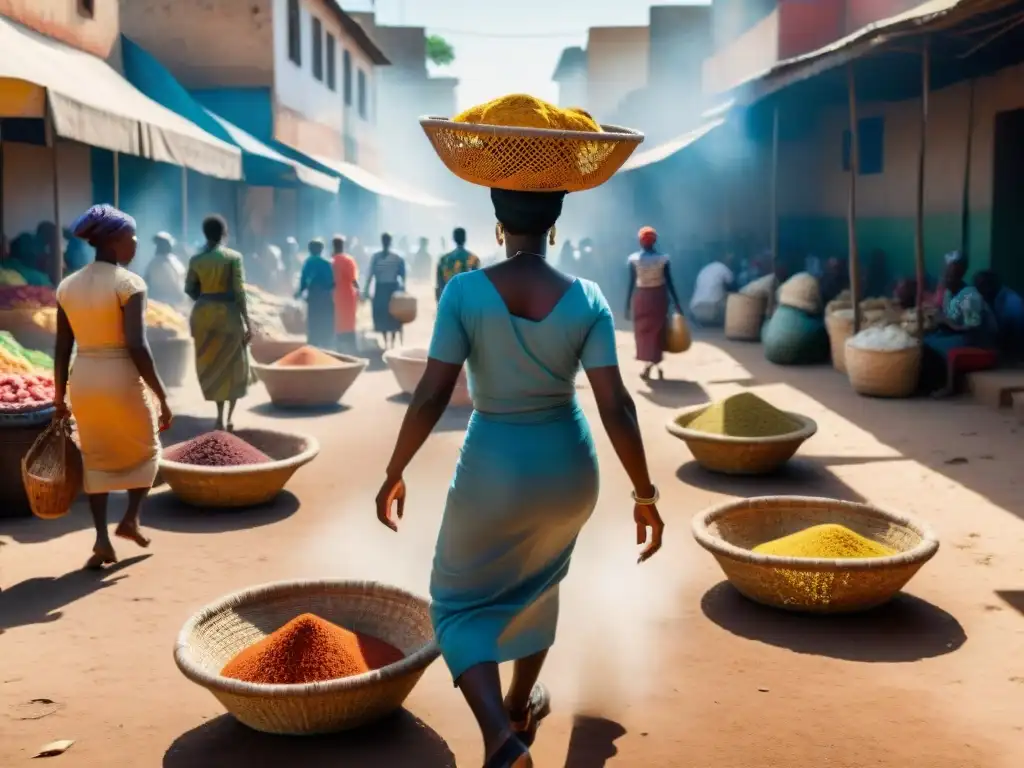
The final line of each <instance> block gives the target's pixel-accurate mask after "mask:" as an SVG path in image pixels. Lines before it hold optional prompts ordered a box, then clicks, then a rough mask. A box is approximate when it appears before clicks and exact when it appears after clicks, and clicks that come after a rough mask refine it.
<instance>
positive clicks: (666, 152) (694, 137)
mask: <svg viewBox="0 0 1024 768" xmlns="http://www.w3.org/2000/svg"><path fill="white" fill-rule="evenodd" d="M723 123H725V118H721V117H720V118H718V119H716V120H710V121H708V122H706V123H704V124H703V125H701V126H699V127H698V128H694V129H693V130H692V131H687V132H686V133H684V134H683V135H682V136H678V137H676V138H674V139H672V140H671V141H666V142H665V143H664V144H659V145H658V146H656V147H651V148H650V149H648V150H646V151H645V152H637V153H636V154H635V155H633V156H632V157H631V158H629V160H627V161H626V162H625V163H624V164H623V166H622V167H621V168H620V169H619V170H618V173H625V172H627V171H634V170H636V169H637V168H644V167H646V166H648V165H653V164H654V163H660V162H661V161H662V160H667V159H668V158H670V157H672V155H674V154H676V153H677V152H681V151H683V150H684V149H686V148H687V147H688V146H690V145H691V144H693V143H694V142H696V141H698V140H699V139H702V138H703V137H705V136H707V135H708V134H709V133H711V132H712V131H713V130H715V128H718V127H719V126H720V125H722V124H723Z"/></svg>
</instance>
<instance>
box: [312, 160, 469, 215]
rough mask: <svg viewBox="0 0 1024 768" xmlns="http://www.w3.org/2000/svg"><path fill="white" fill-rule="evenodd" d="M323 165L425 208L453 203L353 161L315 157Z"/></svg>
mask: <svg viewBox="0 0 1024 768" xmlns="http://www.w3.org/2000/svg"><path fill="white" fill-rule="evenodd" d="M314 159H315V160H316V161H317V162H319V163H320V164H321V165H325V166H327V167H328V168H330V169H332V170H334V171H336V172H337V173H338V174H340V175H341V176H342V177H343V178H346V179H348V180H349V181H351V182H352V183H353V184H355V185H356V186H358V187H362V188H363V189H365V190H367V191H368V192H373V193H374V194H375V195H381V196H382V197H390V198H392V199H394V200H400V201H402V202H404V203H411V204H412V205H421V206H423V207H424V208H449V207H451V203H449V202H446V201H444V200H439V199H437V198H436V197H431V196H430V195H426V194H422V193H420V192H417V191H416V190H413V189H409V188H408V187H406V186H405V185H404V184H401V183H399V182H395V181H388V180H385V179H382V178H380V177H379V176H377V175H375V174H373V173H370V172H369V171H368V170H366V169H365V168H360V167H359V166H358V165H354V164H353V163H346V162H345V161H344V160H332V159H330V158H326V157H314Z"/></svg>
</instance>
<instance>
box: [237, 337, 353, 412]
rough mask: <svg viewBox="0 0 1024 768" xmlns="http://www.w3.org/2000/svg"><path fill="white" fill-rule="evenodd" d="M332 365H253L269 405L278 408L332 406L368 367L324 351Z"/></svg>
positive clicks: (339, 354) (345, 356)
mask: <svg viewBox="0 0 1024 768" xmlns="http://www.w3.org/2000/svg"><path fill="white" fill-rule="evenodd" d="M324 354H327V355H330V356H331V357H333V358H336V359H337V361H338V362H337V364H335V365H282V366H278V365H260V364H259V363H254V364H253V369H254V370H255V371H256V376H257V377H258V378H259V380H260V381H262V382H263V385H264V386H265V387H266V388H267V394H269V395H270V402H271V403H273V404H274V405H275V406H277V407H278V408H316V407H320V406H326V405H334V404H335V403H337V402H339V401H340V400H341V398H342V396H343V395H344V394H345V393H346V392H347V391H348V388H349V387H351V386H352V384H353V383H354V382H355V380H356V379H357V378H358V377H359V374H361V373H362V372H363V371H364V370H365V369H366V366H367V365H368V364H369V362H370V361H369V360H364V359H363V358H360V357H351V356H349V355H343V354H341V353H340V352H328V351H326V350H324Z"/></svg>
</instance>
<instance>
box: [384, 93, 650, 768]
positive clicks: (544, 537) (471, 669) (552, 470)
mask: <svg viewBox="0 0 1024 768" xmlns="http://www.w3.org/2000/svg"><path fill="white" fill-rule="evenodd" d="M552 109H555V108H554V107H552ZM535 140H536V141H544V139H542V138H537V139H535ZM523 141H524V142H529V141H531V139H530V138H529V137H524V138H523ZM536 149H537V148H535V147H529V146H526V147H524V150H523V151H524V154H525V153H529V152H533V151H535V150H536ZM538 154H540V153H539V152H538ZM549 154H550V155H552V156H557V153H553V152H552V153H549ZM529 156H531V157H532V156H534V155H532V154H531V155H529ZM564 196H565V193H564V192H539V191H538V192H532V191H527V190H522V191H506V190H503V189H492V190H491V200H492V202H493V204H494V212H495V215H496V217H497V219H498V227H497V232H496V234H497V239H498V242H499V243H502V242H504V246H505V254H506V258H505V259H504V260H503V261H502V262H501V263H499V264H496V265H494V266H492V267H487V268H485V269H483V270H477V271H472V272H463V273H462V274H459V275H456V276H455V277H454V278H452V280H451V282H449V283H448V285H447V287H446V288H445V290H444V293H442V295H441V303H440V305H439V306H438V311H437V320H436V323H435V325H434V332H433V339H432V341H431V344H430V353H429V360H428V362H427V368H426V371H425V373H424V375H423V378H422V379H421V380H420V383H419V386H418V387H417V388H416V392H415V394H414V395H413V398H412V402H411V403H410V405H409V409H408V411H407V413H406V416H405V420H404V421H403V423H402V427H401V431H400V432H399V435H398V440H397V444H396V446H395V449H394V453H393V454H392V457H391V461H390V463H389V464H388V467H387V472H386V476H385V479H384V483H383V485H382V486H381V488H380V492H379V493H378V495H377V517H378V519H379V520H380V522H381V523H383V524H384V525H386V526H387V527H389V528H391V529H392V530H398V527H397V526H398V520H400V519H401V517H402V514H403V512H404V508H405V501H406V489H405V484H404V482H403V480H402V475H403V473H404V472H405V469H406V467H408V466H409V464H410V462H411V461H412V459H413V457H414V456H415V455H416V454H417V452H418V451H419V450H420V448H421V447H422V446H423V444H424V442H425V441H426V439H427V437H428V436H429V435H430V432H431V431H432V430H433V428H434V427H435V426H436V425H437V423H438V420H439V419H440V418H441V415H442V414H443V413H444V410H445V408H446V407H447V405H448V402H449V399H450V398H451V395H452V391H453V389H454V387H455V384H456V381H457V380H458V378H459V373H460V371H461V370H462V367H463V364H466V365H467V366H468V371H469V381H470V390H471V392H472V396H473V405H474V411H473V415H472V418H471V419H470V423H469V426H468V429H467V431H466V436H465V440H464V442H463V445H462V452H461V455H460V458H459V461H458V465H457V467H456V470H455V477H454V479H453V480H452V484H451V487H450V489H449V492H448V499H447V503H446V505H445V510H444V518H443V521H442V523H441V530H440V534H439V537H438V542H437V548H436V551H435V555H434V566H433V572H432V575H431V582H430V594H431V597H432V599H433V602H432V605H431V618H432V620H433V624H434V631H435V635H436V637H437V641H438V644H439V645H440V648H441V652H442V654H443V655H444V659H445V662H446V663H447V665H448V668H449V670H450V671H451V674H452V677H453V678H454V681H455V685H456V686H457V687H458V688H459V689H460V690H461V692H462V694H463V696H464V697H465V698H466V701H467V703H468V704H469V707H470V709H471V710H472V712H473V714H474V716H475V717H476V720H477V722H478V724H479V726H480V730H481V733H482V735H483V741H484V751H485V756H486V757H485V766H486V768H529V766H532V765H533V762H532V760H531V758H530V754H529V747H530V745H531V744H532V743H533V740H534V737H535V736H536V733H537V727H538V725H539V723H540V721H541V720H542V719H543V718H544V717H545V716H546V715H547V714H548V712H549V711H550V708H551V701H550V697H549V695H548V692H547V690H546V689H545V688H544V686H543V685H541V684H539V683H538V678H539V676H540V673H541V669H542V667H543V665H544V660H545V658H546V656H547V652H548V649H549V648H550V647H551V645H552V644H553V643H554V639H555V625H556V624H557V621H558V600H559V597H558V593H559V583H560V582H561V581H562V579H564V578H565V576H566V574H567V573H568V570H569V561H570V559H571V557H572V553H573V549H574V547H575V545H576V537H577V536H578V534H579V532H580V530H581V528H582V527H583V525H584V524H585V523H586V522H587V520H588V519H589V518H590V515H591V513H592V512H593V510H594V506H595V504H596V502H597V494H598V466H597V456H596V451H595V447H594V442H593V439H592V437H591V434H590V428H589V426H588V424H587V420H586V417H585V416H584V414H583V411H582V409H581V407H580V404H579V402H578V401H577V399H576V389H575V384H574V379H575V376H576V372H577V370H578V369H579V368H580V367H581V366H582V368H583V369H584V370H585V371H586V372H587V376H588V378H589V380H590V384H591V386H592V389H593V392H594V395H595V397H596V399H597V402H598V407H599V410H600V414H601V420H602V422H603V423H604V426H605V429H606V430H607V431H608V435H609V437H610V438H611V441H612V444H613V445H614V447H615V451H616V453H617V454H618V456H619V458H620V459H621V461H622V463H623V466H624V467H625V469H626V471H627V473H628V474H629V476H630V479H631V480H632V482H633V487H634V489H635V490H634V494H633V500H634V503H633V504H632V505H631V508H632V513H633V525H631V526H630V529H629V535H630V538H632V537H633V536H634V535H635V536H636V537H637V540H638V542H639V543H643V542H644V541H645V540H646V539H647V534H648V529H649V530H650V531H651V534H650V535H651V538H650V543H649V544H648V545H647V546H646V548H645V549H644V550H643V551H642V552H641V554H640V560H641V561H644V560H647V559H648V558H649V557H650V556H651V555H653V554H654V553H655V552H657V551H658V549H659V548H660V547H661V540H662V530H663V528H664V525H663V523H662V521H661V518H660V517H659V515H658V510H657V508H656V506H655V503H656V502H657V499H658V491H657V489H656V488H655V487H654V485H652V484H651V480H650V477H649V476H648V470H647V461H646V458H645V456H644V446H643V441H642V439H641V436H640V430H639V428H638V426H637V417H636V410H635V407H634V405H633V401H632V399H631V398H630V396H629V393H628V391H627V390H626V386H625V385H624V384H623V382H622V377H621V375H620V373H619V368H618V365H617V360H616V352H615V330H614V326H613V322H612V313H611V310H610V309H609V307H608V304H607V302H606V301H605V299H604V296H602V294H601V290H600V289H599V288H598V287H597V286H596V285H595V284H594V283H592V282H590V281H587V280H579V279H576V278H573V277H571V276H569V275H566V274H564V273H562V272H559V271H558V270H556V269H554V268H553V267H552V266H551V265H550V264H548V262H547V261H546V259H545V241H546V240H548V239H549V238H551V239H552V240H553V237H554V228H555V221H556V220H557V219H558V216H559V214H560V213H561V210H562V201H563V198H564ZM396 502H397V518H393V517H392V515H391V507H392V505H393V504H394V503H396ZM634 531H635V533H634ZM506 661H514V662H515V672H514V674H513V678H512V684H511V687H510V688H509V690H508V692H507V694H506V695H505V696H504V697H503V696H502V688H501V680H500V678H499V676H498V664H500V663H502V662H506Z"/></svg>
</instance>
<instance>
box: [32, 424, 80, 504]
mask: <svg viewBox="0 0 1024 768" xmlns="http://www.w3.org/2000/svg"><path fill="white" fill-rule="evenodd" d="M21 479H22V481H23V482H24V484H25V495H26V496H28V502H29V505H30V506H31V507H32V514H34V515H35V516H36V517H39V518H42V519H43V520H55V519H57V518H58V517H63V516H64V515H66V514H67V513H68V511H69V510H70V509H71V505H72V503H74V501H75V497H76V496H78V492H79V491H80V490H81V489H82V454H81V452H80V451H79V450H78V446H77V445H75V441H74V440H73V439H72V436H71V421H70V419H67V418H62V419H55V420H54V421H53V422H52V423H51V424H50V426H48V427H47V428H46V429H45V430H44V431H43V433H42V434H41V435H39V437H38V438H36V441H35V443H33V444H32V447H31V448H29V449H28V453H26V454H25V456H24V458H23V459H22V460H21Z"/></svg>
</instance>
